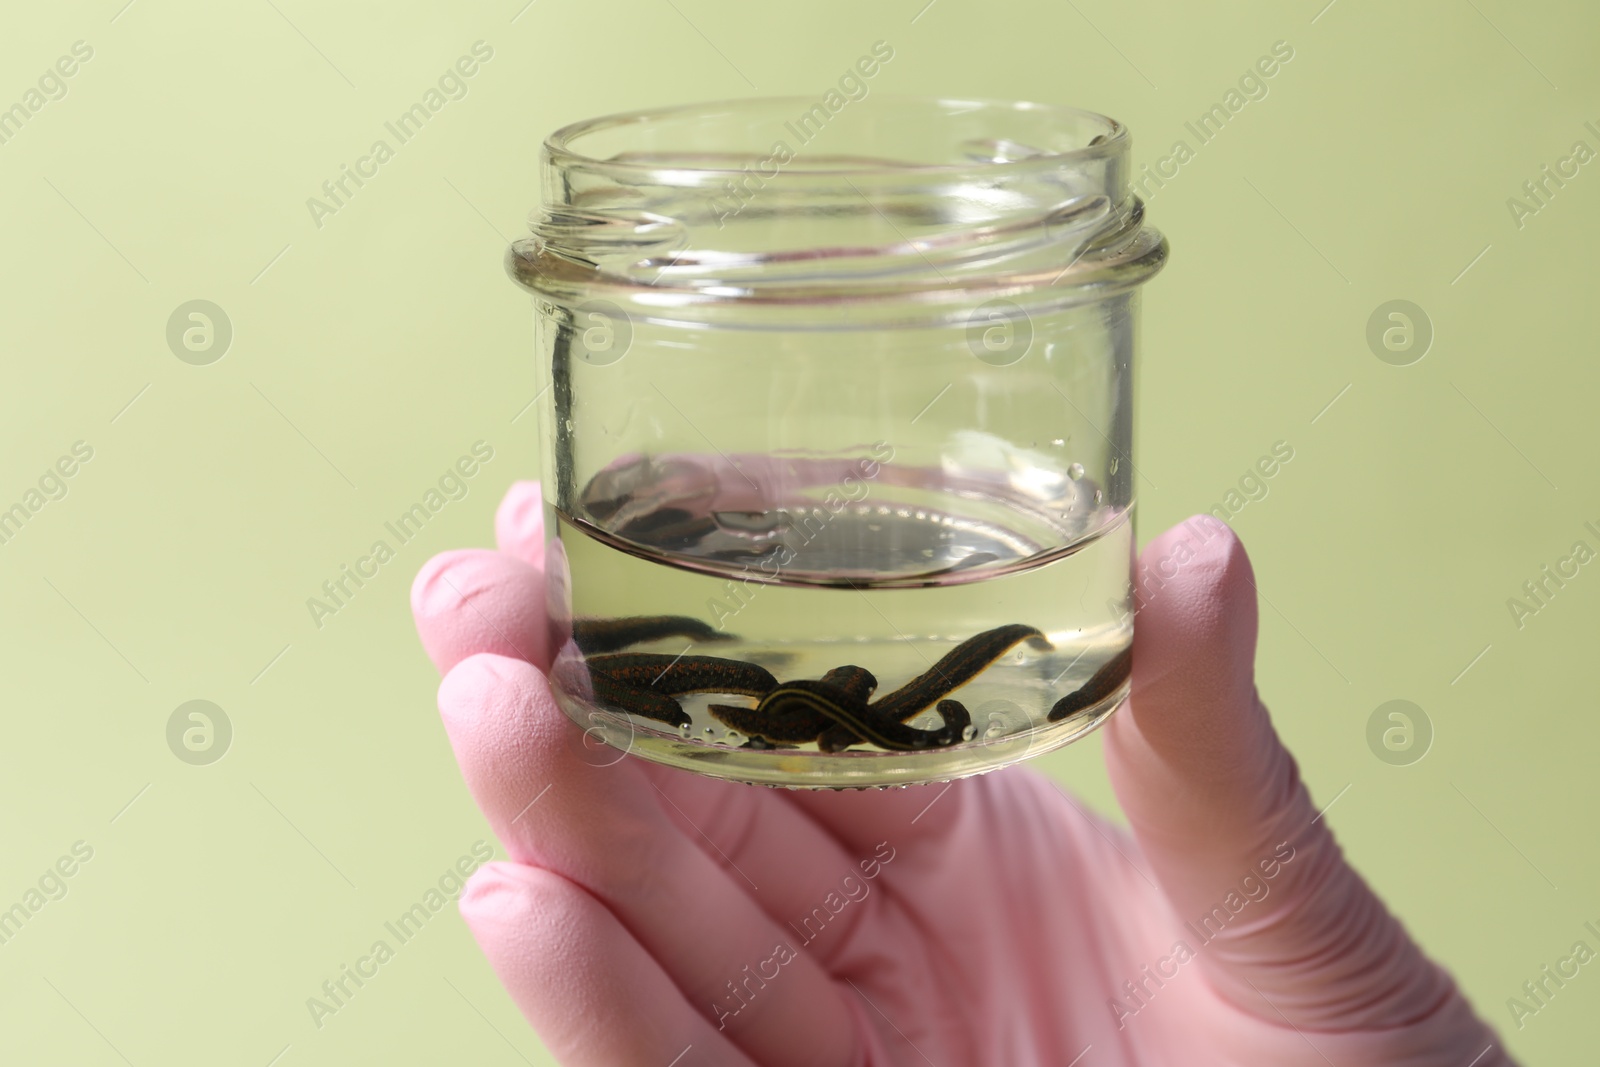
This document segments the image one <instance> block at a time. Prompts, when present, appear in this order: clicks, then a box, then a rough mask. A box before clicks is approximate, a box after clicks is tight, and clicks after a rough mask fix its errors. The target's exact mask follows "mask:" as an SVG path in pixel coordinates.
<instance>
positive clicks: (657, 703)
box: [589, 671, 693, 726]
mask: <svg viewBox="0 0 1600 1067" xmlns="http://www.w3.org/2000/svg"><path fill="white" fill-rule="evenodd" d="M589 680H590V685H591V686H592V687H593V689H594V697H595V699H596V700H598V701H599V702H600V703H602V704H609V705H611V706H612V707H616V708H621V709H622V710H624V711H626V712H628V713H629V714H632V715H639V716H642V717H643V718H646V719H654V720H656V721H657V722H664V723H666V724H667V725H668V726H688V725H689V724H690V723H691V722H692V721H693V720H692V719H690V718H689V715H688V713H687V712H685V711H684V710H683V708H682V707H681V706H680V705H679V704H678V702H677V701H676V700H673V699H672V698H671V697H670V696H667V695H666V694H665V693H656V692H652V691H651V690H649V689H641V688H639V687H638V686H632V685H628V684H626V683H624V682H619V681H617V680H616V679H614V678H612V677H611V676H610V675H608V674H606V673H605V672H603V671H590V672H589Z"/></svg>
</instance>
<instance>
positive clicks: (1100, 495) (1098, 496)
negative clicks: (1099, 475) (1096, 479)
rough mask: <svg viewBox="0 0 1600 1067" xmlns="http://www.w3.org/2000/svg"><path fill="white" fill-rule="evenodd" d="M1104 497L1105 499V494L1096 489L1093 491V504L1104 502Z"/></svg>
mask: <svg viewBox="0 0 1600 1067" xmlns="http://www.w3.org/2000/svg"><path fill="white" fill-rule="evenodd" d="M1105 497H1106V494H1105V493H1104V492H1102V491H1101V490H1099V489H1096V490H1095V491H1094V502H1095V503H1096V504H1098V503H1100V501H1102V500H1104V499H1105Z"/></svg>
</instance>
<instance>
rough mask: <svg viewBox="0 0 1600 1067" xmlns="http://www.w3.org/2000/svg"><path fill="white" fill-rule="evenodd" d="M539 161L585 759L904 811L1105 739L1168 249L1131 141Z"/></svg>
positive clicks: (519, 249)
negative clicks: (1081, 740)
mask: <svg viewBox="0 0 1600 1067" xmlns="http://www.w3.org/2000/svg"><path fill="white" fill-rule="evenodd" d="M543 163H544V168H543V192H544V206H543V210H542V211H541V212H540V213H539V214H538V215H537V216H536V217H535V218H534V220H533V226H532V236H531V237H528V238H525V239H523V240H520V241H518V242H516V243H515V244H514V245H513V246H512V248H511V250H510V253H509V255H508V260H507V262H508V268H509V270H510V272H511V274H512V276H513V278H514V279H515V280H516V281H517V282H518V283H519V284H521V285H522V286H523V287H525V288H526V289H528V290H529V291H531V292H532V293H533V294H534V298H535V299H534V303H535V307H536V311H537V314H536V316H535V317H536V324H537V329H536V334H537V339H536V343H537V351H538V359H539V361H540V371H541V375H542V378H543V381H544V382H545V383H546V384H547V386H548V388H547V391H546V392H545V393H544V395H543V396H542V398H541V402H542V405H543V410H542V411H541V419H542V424H543V427H544V433H545V435H546V445H547V449H546V454H545V469H544V471H543V478H544V484H545V502H546V503H545V507H546V530H547V536H548V537H549V544H548V556H547V574H548V579H549V580H548V588H549V612H550V618H551V625H552V627H553V628H554V630H555V633H554V638H555V641H554V644H553V645H552V647H554V648H557V649H560V652H559V654H558V655H557V657H556V660H555V663H554V665H553V667H552V672H551V678H552V683H553V687H554V689H555V693H556V695H557V698H558V700H559V701H560V703H561V705H562V707H563V708H564V709H565V710H566V711H567V713H568V714H569V715H571V716H572V717H573V718H574V719H575V720H576V721H577V722H578V723H579V724H581V725H582V726H584V727H585V728H586V730H587V737H588V739H589V740H590V742H591V744H590V749H589V754H588V758H590V759H591V760H592V761H596V762H609V761H610V760H614V759H619V758H621V757H620V755H619V754H618V751H617V750H621V751H626V752H632V753H634V754H636V755H638V756H642V757H644V758H646V759H650V760H655V761H657V762H660V763H666V764H670V765H673V766H676V767H681V768H685V769H688V770H693V771H698V772H700V773H702V774H709V775H714V776H717V777H722V778H730V779H735V780H740V781H746V782H757V783H764V784H769V785H785V786H799V787H853V786H882V785H893V784H909V783H914V782H926V781H937V780H943V779H949V778H953V777H959V776H962V775H968V774H974V773H978V772H981V771H986V770H992V769H994V768H996V767H1000V766H1004V765H1006V764H1010V763H1014V762H1016V761H1018V760H1020V759H1023V758H1025V757H1027V756H1030V755H1036V754H1038V753H1041V752H1045V751H1048V750H1049V749H1052V748H1055V747H1057V746H1059V745H1062V744H1065V743H1066V742H1068V741H1071V740H1073V739H1074V738H1077V737H1080V736H1082V735H1083V734H1085V733H1087V732H1088V731H1090V730H1092V729H1093V728H1094V727H1095V726H1097V725H1098V724H1099V723H1100V722H1102V721H1103V720H1104V719H1105V717H1106V716H1108V715H1110V714H1111V712H1112V711H1113V710H1114V709H1115V708H1116V707H1117V706H1118V705H1119V704H1120V703H1121V701H1122V700H1123V698H1124V696H1125V694H1126V692H1127V678H1128V666H1129V661H1130V656H1129V647H1130V642H1131V639H1132V635H1133V628H1132V622H1133V620H1132V609H1131V602H1130V598H1131V586H1130V576H1131V567H1132V559H1133V551H1134V544H1135V542H1134V533H1133V503H1134V481H1135V477H1136V471H1135V469H1134V466H1133V461H1132V458H1131V446H1132V439H1133V420H1134V365H1135V364H1134V352H1135V347H1136V333H1137V315H1138V287H1139V286H1140V284H1141V283H1143V282H1144V281H1146V280H1147V279H1148V278H1150V277H1151V276H1152V275H1153V274H1154V273H1155V272H1156V271H1157V270H1159V269H1160V267H1161V266H1162V264H1163V262H1164V261H1165V259H1166V255H1167V244H1166V240H1165V239H1164V238H1163V237H1162V236H1161V234H1160V233H1158V232H1157V231H1155V230H1153V229H1151V228H1149V227H1146V226H1144V225H1143V207H1142V205H1141V203H1140V201H1139V200H1138V198H1137V197H1135V196H1134V195H1133V193H1132V192H1131V190H1130V188H1129V184H1128V174H1129V169H1130V168H1129V137H1128V133H1127V131H1126V129H1125V128H1124V127H1123V126H1122V125H1121V124H1119V123H1117V122H1116V121H1115V120H1113V119H1110V118H1107V117H1105V116H1103V115H1096V114H1092V113H1089V112H1085V111H1079V110H1075V109H1070V108H1064V107H1054V106H1045V105H1039V104H1026V103H1000V102H983V101H950V100H923V99H906V98H900V99H894V98H885V97H879V96H872V97H869V98H865V99H861V100H844V103H843V104H842V105H839V106H838V107H833V108H830V106H829V104H828V103H826V102H819V101H813V100H807V99H802V98H795V99H765V100H748V101H737V102H728V103H717V104H704V105H695V106H689V107H680V108H672V109H664V110H656V111H644V112H637V113H633V114H627V115H617V116H611V117H607V118H600V119H594V120H591V121H588V122H581V123H577V124H576V125H573V126H569V127H566V128H565V129H562V130H559V131H557V132H556V133H555V134H553V135H551V136H550V138H549V139H548V140H547V141H546V143H545V146H544V153H543ZM602 742H603V744H602ZM608 753H609V755H607V754H608Z"/></svg>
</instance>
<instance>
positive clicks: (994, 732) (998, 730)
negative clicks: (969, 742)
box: [983, 722, 1006, 741]
mask: <svg viewBox="0 0 1600 1067" xmlns="http://www.w3.org/2000/svg"><path fill="white" fill-rule="evenodd" d="M1005 732H1006V724H1005V723H1003V722H992V723H990V724H989V728H988V729H987V730H985V731H983V736H984V737H985V738H987V739H989V740H991V741H992V740H994V739H995V738H997V737H999V736H1000V735H1001V734H1003V733H1005Z"/></svg>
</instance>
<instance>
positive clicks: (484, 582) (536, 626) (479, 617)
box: [411, 548, 550, 673]
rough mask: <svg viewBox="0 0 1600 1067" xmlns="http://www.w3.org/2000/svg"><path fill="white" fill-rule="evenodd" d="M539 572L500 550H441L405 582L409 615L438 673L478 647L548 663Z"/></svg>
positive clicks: (547, 635)
mask: <svg viewBox="0 0 1600 1067" xmlns="http://www.w3.org/2000/svg"><path fill="white" fill-rule="evenodd" d="M544 599H545V597H544V575H543V573H542V572H540V571H539V570H538V568H536V567H534V566H532V565H530V564H528V563H526V562H524V561H522V560H520V559H514V558H512V557H511V556H508V555H506V554H505V553H503V552H491V551H489V550H488V549H480V548H467V549H457V550H455V551H451V552H442V553H440V554H439V555H437V556H435V557H433V558H432V559H430V560H429V561H428V562H427V563H425V564H423V567H422V569H421V570H420V571H418V572H417V577H416V580H415V581H413V582H412V583H411V614H412V617H413V618H414V619H415V620H416V624H417V633H418V634H419V635H420V636H421V638H422V644H423V648H424V649H426V650H427V653H428V657H429V658H430V659H432V660H433V663H434V666H436V667H438V668H439V670H440V672H441V673H443V672H448V671H449V670H450V669H451V668H452V667H454V666H455V665H456V664H457V663H460V662H461V661H462V660H463V659H466V658H467V657H468V656H471V655H473V654H475V653H478V652H493V653H496V654H498V655H504V656H512V657H515V658H517V659H523V660H527V661H528V662H530V663H537V664H545V663H548V662H549V644H550V637H549V633H548V631H547V627H546V624H545V614H544Z"/></svg>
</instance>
